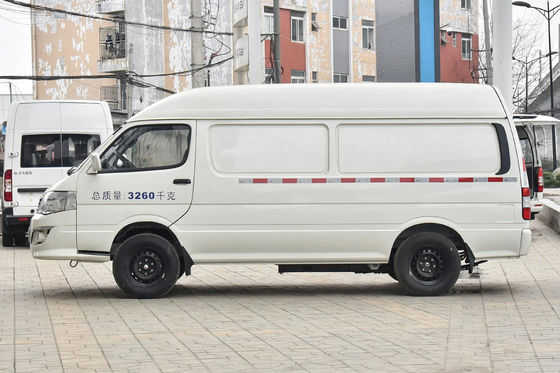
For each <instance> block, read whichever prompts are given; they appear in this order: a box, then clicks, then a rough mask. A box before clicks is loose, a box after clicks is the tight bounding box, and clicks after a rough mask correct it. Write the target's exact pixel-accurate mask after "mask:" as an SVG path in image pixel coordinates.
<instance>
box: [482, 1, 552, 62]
mask: <svg viewBox="0 0 560 373" xmlns="http://www.w3.org/2000/svg"><path fill="white" fill-rule="evenodd" d="M493 1H508V0H493ZM525 1H526V2H527V3H529V4H531V5H533V6H536V7H539V8H543V9H546V3H547V2H546V0H525ZM557 5H560V0H551V1H550V7H551V8H553V7H555V6H557ZM559 9H560V8H559ZM512 18H513V23H515V21H516V20H519V21H521V22H523V23H527V24H530V25H535V27H536V30H535V32H536V33H538V34H539V35H540V37H541V43H540V45H539V47H540V48H538V49H541V50H542V52H543V54H546V53H548V32H547V25H546V24H547V22H546V18H544V17H543V16H542V15H541V14H539V12H537V11H536V10H534V9H529V8H524V7H517V6H514V7H513V10H512ZM559 24H560V12H559V13H558V14H556V15H555V16H554V18H553V19H552V21H551V23H550V35H551V39H552V51H558V50H559V45H558V31H559V30H558V26H559ZM538 49H537V50H538ZM516 57H518V56H516Z"/></svg>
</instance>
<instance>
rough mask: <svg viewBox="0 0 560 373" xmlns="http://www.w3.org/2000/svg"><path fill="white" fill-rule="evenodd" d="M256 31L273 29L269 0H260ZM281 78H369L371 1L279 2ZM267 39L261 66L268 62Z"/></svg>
mask: <svg viewBox="0 0 560 373" xmlns="http://www.w3.org/2000/svg"><path fill="white" fill-rule="evenodd" d="M261 7H262V21H261V25H262V32H263V34H272V33H273V32H274V20H273V14H272V1H271V0H264V1H263V0H261ZM280 8H281V9H280V49H281V54H282V68H283V72H282V76H281V80H282V83H305V82H308V83H311V82H313V83H317V82H323V83H326V82H336V83H346V82H362V81H366V82H372V81H375V71H376V66H375V63H376V56H375V1H373V0H326V1H318V0H283V1H280ZM270 47H271V41H270V39H266V40H265V45H264V48H263V62H264V63H263V65H264V66H265V68H266V75H267V76H268V75H270V73H271V67H272V59H271V51H270Z"/></svg>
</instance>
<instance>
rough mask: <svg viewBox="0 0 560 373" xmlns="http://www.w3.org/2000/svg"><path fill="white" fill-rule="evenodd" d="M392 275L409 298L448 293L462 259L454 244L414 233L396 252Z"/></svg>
mask: <svg viewBox="0 0 560 373" xmlns="http://www.w3.org/2000/svg"><path fill="white" fill-rule="evenodd" d="M394 268H395V275H396V277H397V280H398V281H399V283H400V284H401V285H402V286H403V287H404V288H405V290H406V291H407V292H408V293H409V294H411V295H441V294H444V293H447V292H448V291H449V290H450V289H451V288H452V287H453V285H455V283H456V282H457V279H458V278H459V272H460V271H461V259H460V257H459V252H458V251H457V247H456V246H455V244H454V243H453V242H452V241H451V240H449V239H448V238H447V237H445V236H443V235H441V234H439V233H434V232H422V233H417V234H415V235H413V236H411V237H409V238H408V239H406V240H405V241H404V242H403V243H402V244H401V245H400V246H399V248H398V249H397V253H396V255H395V260H394Z"/></svg>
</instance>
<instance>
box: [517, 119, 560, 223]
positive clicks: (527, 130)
mask: <svg viewBox="0 0 560 373" xmlns="http://www.w3.org/2000/svg"><path fill="white" fill-rule="evenodd" d="M513 121H514V123H515V128H516V129H517V135H518V136H519V141H520V142H521V149H522V150H523V158H524V159H525V165H526V168H527V176H528V177H529V189H530V191H531V217H532V219H534V218H535V215H536V214H538V213H539V212H541V211H542V209H543V203H542V200H543V198H544V176H543V165H542V160H541V154H540V150H539V141H538V139H537V132H536V131H537V128H541V131H542V126H556V125H558V124H559V123H560V120H558V119H556V118H554V117H549V116H546V115H535V114H518V115H514V116H513ZM547 131H548V130H547Z"/></svg>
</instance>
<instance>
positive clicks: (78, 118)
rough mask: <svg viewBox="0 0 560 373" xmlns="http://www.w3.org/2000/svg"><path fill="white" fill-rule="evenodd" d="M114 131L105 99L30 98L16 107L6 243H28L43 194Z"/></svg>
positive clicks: (8, 149) (10, 136) (9, 138)
mask: <svg viewBox="0 0 560 373" xmlns="http://www.w3.org/2000/svg"><path fill="white" fill-rule="evenodd" d="M111 133H113V122H112V119H111V112H110V110H109V107H108V105H107V103H105V102H99V101H66V100H64V101H28V102H18V103H14V104H12V105H11V107H10V111H9V114H8V122H7V127H6V141H5V145H4V149H5V151H4V158H5V160H4V195H3V199H2V244H3V245H4V246H12V245H13V244H15V245H18V246H19V245H25V244H26V238H25V234H26V233H27V229H28V227H29V222H30V220H31V217H32V216H33V214H34V213H35V212H36V210H37V205H38V204H39V198H40V197H41V195H42V194H43V192H44V191H45V190H47V188H48V187H49V186H50V185H52V184H54V183H56V182H57V181H59V180H60V179H62V178H63V177H64V176H66V171H68V169H69V168H71V167H73V166H76V165H77V164H79V163H80V162H82V161H83V160H84V159H86V158H87V156H88V155H89V154H90V153H91V152H92V151H93V150H94V149H95V148H97V147H98V146H99V144H101V142H102V141H104V140H105V139H106V138H107V137H108V136H109V135H110V134H111Z"/></svg>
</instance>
